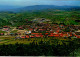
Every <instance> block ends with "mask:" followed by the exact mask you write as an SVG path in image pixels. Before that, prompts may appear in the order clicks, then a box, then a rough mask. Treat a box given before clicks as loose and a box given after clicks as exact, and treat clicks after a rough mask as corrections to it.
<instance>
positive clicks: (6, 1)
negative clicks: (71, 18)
mask: <svg viewBox="0 0 80 57" xmlns="http://www.w3.org/2000/svg"><path fill="white" fill-rule="evenodd" d="M33 5H57V6H64V5H68V6H80V1H79V0H76V1H75V0H73V1H70V0H66V1H65V0H0V6H15V7H24V6H33Z"/></svg>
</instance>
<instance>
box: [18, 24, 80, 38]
mask: <svg viewBox="0 0 80 57" xmlns="http://www.w3.org/2000/svg"><path fill="white" fill-rule="evenodd" d="M20 28H22V29H25V28H27V29H28V30H29V31H26V32H25V36H20V37H17V38H46V37H62V38H64V37H75V38H80V31H78V30H79V29H80V26H76V25H66V26H65V25H57V24H46V23H37V24H32V25H25V26H24V25H23V26H21V27H19V28H18V29H20ZM66 28H67V29H68V30H69V31H67V29H66ZM64 30H65V31H64Z"/></svg>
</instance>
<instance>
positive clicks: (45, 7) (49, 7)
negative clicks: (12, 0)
mask: <svg viewBox="0 0 80 57" xmlns="http://www.w3.org/2000/svg"><path fill="white" fill-rule="evenodd" d="M44 9H59V10H80V6H56V5H34V6H26V7H21V8H16V9H9V10H6V11H13V12H24V11H33V10H44ZM4 11H5V10H4Z"/></svg>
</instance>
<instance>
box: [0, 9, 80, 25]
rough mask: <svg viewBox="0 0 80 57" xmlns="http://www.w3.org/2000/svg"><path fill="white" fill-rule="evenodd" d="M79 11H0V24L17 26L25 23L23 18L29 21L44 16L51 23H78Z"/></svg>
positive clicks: (79, 18)
mask: <svg viewBox="0 0 80 57" xmlns="http://www.w3.org/2000/svg"><path fill="white" fill-rule="evenodd" d="M79 15H80V11H63V10H53V9H50V10H42V11H33V12H22V13H12V12H1V13H0V26H4V25H10V26H19V25H23V24H25V23H26V21H25V19H28V20H29V21H31V20H33V19H35V18H45V19H49V20H51V21H52V22H53V23H57V24H60V23H64V24H65V25H72V24H74V25H80V22H77V21H76V20H80V16H79Z"/></svg>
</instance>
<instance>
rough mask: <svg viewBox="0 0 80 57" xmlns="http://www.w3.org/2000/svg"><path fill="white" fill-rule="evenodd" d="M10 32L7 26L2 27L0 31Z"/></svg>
mask: <svg viewBox="0 0 80 57" xmlns="http://www.w3.org/2000/svg"><path fill="white" fill-rule="evenodd" d="M9 30H10V27H9V26H3V29H2V31H6V32H7V31H9Z"/></svg>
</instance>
